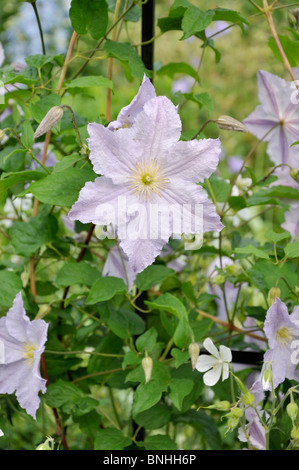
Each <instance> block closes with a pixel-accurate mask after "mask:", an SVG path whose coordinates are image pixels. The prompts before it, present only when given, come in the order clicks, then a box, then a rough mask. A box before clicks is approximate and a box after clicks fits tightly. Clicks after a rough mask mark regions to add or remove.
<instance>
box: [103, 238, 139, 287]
mask: <svg viewBox="0 0 299 470" xmlns="http://www.w3.org/2000/svg"><path fill="white" fill-rule="evenodd" d="M102 276H114V277H120V278H121V279H123V281H124V282H125V284H127V286H128V291H130V290H131V289H132V286H133V284H134V281H135V278H136V273H135V272H134V271H133V270H132V268H131V266H130V264H129V260H128V257H127V255H126V254H125V253H124V252H123V250H122V249H121V248H120V247H119V248H118V247H117V246H114V247H113V248H111V250H110V251H109V253H108V255H107V258H106V262H105V265H104V267H103V271H102Z"/></svg>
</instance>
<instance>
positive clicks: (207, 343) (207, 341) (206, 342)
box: [203, 338, 220, 359]
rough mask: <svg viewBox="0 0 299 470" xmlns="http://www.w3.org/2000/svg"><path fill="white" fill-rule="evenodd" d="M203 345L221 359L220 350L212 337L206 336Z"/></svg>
mask: <svg viewBox="0 0 299 470" xmlns="http://www.w3.org/2000/svg"><path fill="white" fill-rule="evenodd" d="M203 346H204V348H205V349H206V350H207V351H208V352H209V353H210V354H212V356H214V357H216V358H217V359H220V355H219V351H218V349H217V348H216V346H215V344H214V343H213V341H212V340H211V338H206V339H205V340H204V342H203Z"/></svg>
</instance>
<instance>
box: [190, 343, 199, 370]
mask: <svg viewBox="0 0 299 470" xmlns="http://www.w3.org/2000/svg"><path fill="white" fill-rule="evenodd" d="M188 349H189V354H190V359H191V365H192V370H194V369H195V366H196V362H197V359H198V356H199V353H200V347H199V344H198V343H190V344H189V348H188Z"/></svg>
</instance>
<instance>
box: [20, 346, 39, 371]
mask: <svg viewBox="0 0 299 470" xmlns="http://www.w3.org/2000/svg"><path fill="white" fill-rule="evenodd" d="M23 349H24V351H23V353H22V356H23V358H24V359H25V361H26V364H27V365H28V366H31V365H32V363H33V362H34V351H36V350H37V347H36V346H35V345H34V344H33V343H31V342H30V341H29V342H28V343H24V344H23Z"/></svg>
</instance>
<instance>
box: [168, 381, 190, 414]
mask: <svg viewBox="0 0 299 470" xmlns="http://www.w3.org/2000/svg"><path fill="white" fill-rule="evenodd" d="M169 387H170V393H169V398H170V399H171V401H172V403H173V404H174V406H175V407H176V408H177V409H178V410H180V411H181V410H182V406H183V400H184V398H185V397H186V396H187V395H189V393H191V390H192V388H193V381H192V380H190V379H172V380H171V382H170V385H169Z"/></svg>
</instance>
